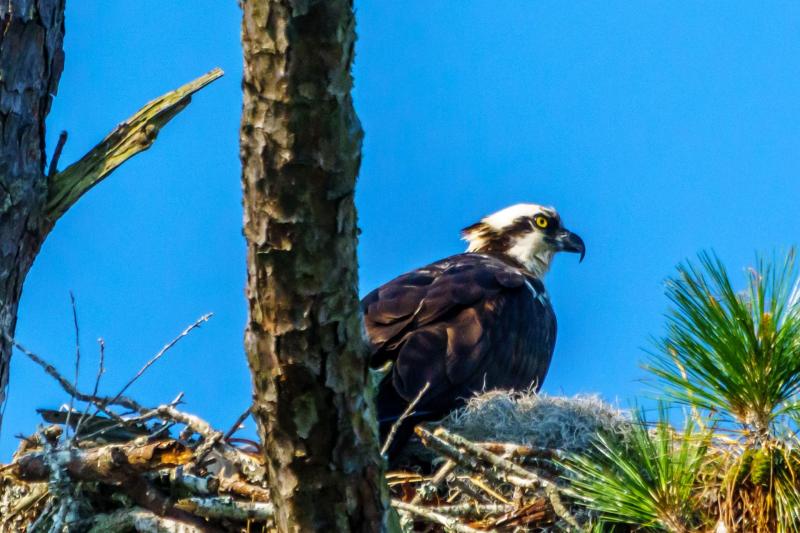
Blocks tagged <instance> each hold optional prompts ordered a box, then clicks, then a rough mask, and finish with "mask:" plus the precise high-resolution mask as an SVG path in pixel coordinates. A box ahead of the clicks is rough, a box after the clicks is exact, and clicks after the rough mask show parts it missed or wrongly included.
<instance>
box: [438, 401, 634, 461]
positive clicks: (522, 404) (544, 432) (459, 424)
mask: <svg viewBox="0 0 800 533" xmlns="http://www.w3.org/2000/svg"><path fill="white" fill-rule="evenodd" d="M441 425H442V426H444V427H445V428H447V429H448V430H450V431H452V432H454V433H458V434H459V435H461V436H463V437H466V438H467V439H470V440H472V441H502V442H513V443H517V444H524V445H528V446H534V447H538V448H549V449H558V450H563V451H565V452H581V451H585V450H587V449H589V448H590V446H591V442H592V439H593V438H594V437H595V436H596V435H597V434H598V432H606V433H611V434H617V435H620V436H623V435H624V434H626V433H627V432H628V429H629V427H630V417H629V415H628V413H627V412H626V411H623V410H621V409H619V408H617V407H615V406H613V405H611V404H608V403H606V402H604V401H602V400H601V399H600V398H599V397H598V396H596V395H578V396H572V397H564V396H548V395H545V394H536V393H534V392H515V391H489V392H485V393H483V394H480V395H478V396H475V397H473V398H472V399H471V400H469V402H468V403H467V405H466V406H465V407H463V408H462V409H459V410H457V411H454V412H453V413H451V414H450V415H449V416H448V417H447V418H445V419H444V420H443V421H442V422H441Z"/></svg>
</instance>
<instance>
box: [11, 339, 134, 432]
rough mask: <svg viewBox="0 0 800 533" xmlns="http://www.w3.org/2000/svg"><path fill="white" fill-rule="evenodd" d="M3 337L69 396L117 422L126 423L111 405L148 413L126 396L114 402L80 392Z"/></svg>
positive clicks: (58, 374)
mask: <svg viewBox="0 0 800 533" xmlns="http://www.w3.org/2000/svg"><path fill="white" fill-rule="evenodd" d="M3 336H4V337H5V338H6V340H7V341H8V342H9V343H11V344H12V345H14V347H15V348H16V349H17V350H19V351H20V352H22V353H23V354H24V355H26V356H27V357H28V358H29V359H30V360H31V361H33V362H34V363H36V364H37V365H39V366H40V367H42V369H43V370H44V371H45V373H47V374H48V375H49V376H50V377H52V378H53V379H55V380H56V381H57V382H58V384H59V385H61V388H62V389H64V390H65V391H66V392H67V394H70V395H72V396H74V397H75V398H76V399H78V400H80V401H82V402H91V403H93V404H95V405H96V406H97V408H98V409H100V410H101V411H103V412H104V413H106V414H107V415H108V416H110V417H112V418H114V419H115V420H117V421H124V420H123V419H122V418H120V417H119V415H117V414H115V413H113V412H111V411H109V410H108V409H107V408H108V406H109V405H119V406H121V407H124V408H126V409H131V410H133V411H136V412H142V411H146V409H145V408H144V407H142V406H141V405H140V404H139V403H137V402H136V401H134V400H132V399H130V398H127V397H125V396H120V397H118V398H114V399H113V400H114V401H113V402H112V398H104V397H102V396H97V397H94V396H89V395H88V394H84V393H82V392H80V391H79V390H77V389H76V388H75V387H73V386H72V384H71V383H70V382H69V381H68V380H67V379H66V378H64V376H62V375H61V374H60V373H59V372H58V370H56V368H55V367H54V366H53V365H51V364H50V363H48V362H47V361H45V360H44V359H42V358H41V357H39V356H38V355H36V354H35V353H33V352H32V351H30V350H28V349H27V348H25V347H24V346H23V345H21V344H20V343H18V342H17V341H16V340H14V338H13V337H11V336H9V335H8V334H7V333H4V334H3Z"/></svg>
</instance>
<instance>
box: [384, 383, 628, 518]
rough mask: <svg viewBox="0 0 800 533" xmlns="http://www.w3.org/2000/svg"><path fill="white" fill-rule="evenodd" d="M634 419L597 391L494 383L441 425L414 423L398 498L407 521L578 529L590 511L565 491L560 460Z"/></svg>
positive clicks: (395, 488)
mask: <svg viewBox="0 0 800 533" xmlns="http://www.w3.org/2000/svg"><path fill="white" fill-rule="evenodd" d="M630 427H631V421H630V418H629V416H628V415H627V414H626V413H625V412H623V411H621V410H619V409H617V408H615V407H613V406H611V405H609V404H607V403H604V402H602V401H601V400H600V399H599V398H597V397H596V396H575V397H572V398H566V397H552V396H546V395H537V394H535V393H532V392H522V393H520V392H509V391H492V392H487V393H484V394H482V395H479V396H476V397H475V398H473V399H471V400H470V401H469V402H468V404H467V405H466V406H465V407H464V408H463V409H460V410H458V411H456V412H454V413H452V414H451V415H450V416H448V417H447V418H445V419H444V420H442V421H441V422H440V423H439V425H438V427H437V426H436V425H428V426H419V427H417V429H416V433H417V436H418V439H419V440H418V441H417V443H416V444H412V445H411V446H410V447H409V449H408V450H407V452H406V453H405V455H404V456H403V457H402V458H401V461H402V463H401V464H404V465H405V467H404V468H403V469H400V470H395V471H391V472H389V474H388V476H387V477H388V480H389V486H390V489H391V491H392V495H393V496H394V498H395V499H394V502H393V503H394V506H395V508H396V509H397V510H398V511H399V512H400V513H401V516H402V517H403V521H402V523H403V527H404V529H405V530H406V531H460V532H462V533H471V532H476V531H572V530H580V529H583V528H584V527H585V526H586V525H587V524H588V523H589V522H590V520H591V518H592V517H591V516H589V514H588V513H587V512H586V511H585V510H584V509H583V508H582V507H580V506H577V505H573V503H572V502H571V500H570V499H569V498H568V497H567V496H566V495H565V493H566V491H565V490H564V489H565V488H566V484H567V480H565V479H564V478H563V477H562V475H563V472H562V470H561V468H560V466H559V461H560V460H561V459H563V458H565V457H566V455H568V454H570V453H581V452H585V451H588V450H589V449H590V447H591V445H592V444H591V443H592V440H593V438H594V437H595V436H596V435H598V433H603V434H606V435H609V436H611V437H612V438H613V436H617V437H618V438H620V439H624V438H625V435H626V434H627V433H628V431H629V430H630ZM419 464H432V465H434V470H433V472H432V473H430V474H428V473H423V472H424V469H421V468H419V467H418V466H416V465H419Z"/></svg>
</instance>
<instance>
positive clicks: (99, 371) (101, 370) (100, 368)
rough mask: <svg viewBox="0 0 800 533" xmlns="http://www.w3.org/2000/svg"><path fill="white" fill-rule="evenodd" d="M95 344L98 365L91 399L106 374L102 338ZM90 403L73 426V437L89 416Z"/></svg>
mask: <svg viewBox="0 0 800 533" xmlns="http://www.w3.org/2000/svg"><path fill="white" fill-rule="evenodd" d="M97 344H98V345H99V346H100V364H99V365H98V367H97V376H95V378H94V389H92V397H93V398H96V397H97V391H98V390H100V378H102V377H103V374H105V372H106V366H105V363H106V343H105V341H104V340H103V339H102V338H99V339H97ZM91 407H92V403H91V402H86V408H85V409H84V410H83V413H82V414H81V417H80V419H79V420H78V425H76V426H75V435H78V431H79V430H80V429H81V426H82V425H83V422H84V420H86V418H87V417H88V416H89V409H91Z"/></svg>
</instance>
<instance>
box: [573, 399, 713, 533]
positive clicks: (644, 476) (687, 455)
mask: <svg viewBox="0 0 800 533" xmlns="http://www.w3.org/2000/svg"><path fill="white" fill-rule="evenodd" d="M635 422H636V423H635V424H634V425H633V428H632V431H631V433H630V435H629V436H628V438H626V439H625V440H618V439H615V438H609V436H608V435H600V436H599V437H598V440H597V442H596V445H595V451H594V453H591V454H589V455H584V456H573V457H572V458H571V459H570V460H568V461H567V462H566V463H565V464H564V465H563V466H564V468H565V470H566V471H567V477H568V479H569V483H570V485H571V492H572V495H573V496H575V497H576V498H577V499H579V500H581V501H582V502H583V504H584V505H585V506H586V507H587V508H589V509H591V510H593V511H595V512H596V513H597V514H598V515H599V516H600V518H601V519H602V520H603V521H604V522H607V523H618V524H629V525H638V526H641V527H644V528H646V529H647V530H652V531H690V530H693V529H694V528H696V527H698V526H699V525H701V523H702V522H703V515H702V513H701V512H699V506H698V504H697V498H696V495H697V487H698V479H699V473H700V470H701V468H702V467H703V465H704V460H705V457H706V451H707V449H708V445H709V440H710V433H708V432H705V431H699V430H697V427H696V425H695V424H694V422H692V421H691V420H688V421H687V422H686V427H685V428H684V431H683V432H682V433H678V432H676V431H675V430H674V429H673V428H672V427H671V426H670V424H669V421H668V419H667V411H666V408H665V407H664V406H663V405H661V406H660V408H659V420H658V423H657V424H656V425H655V427H654V429H653V430H652V431H649V430H648V429H647V424H646V422H645V419H644V414H643V413H641V412H640V413H639V415H638V418H637V420H636V421H635ZM601 527H603V530H607V529H608V528H607V527H605V526H601Z"/></svg>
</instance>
